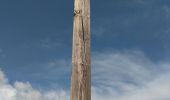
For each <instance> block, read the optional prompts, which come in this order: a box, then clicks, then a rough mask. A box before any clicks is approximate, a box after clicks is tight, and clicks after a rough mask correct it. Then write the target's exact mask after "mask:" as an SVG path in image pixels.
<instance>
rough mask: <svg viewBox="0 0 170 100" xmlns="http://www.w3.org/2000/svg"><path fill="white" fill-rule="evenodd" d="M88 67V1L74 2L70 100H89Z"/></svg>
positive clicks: (89, 73)
mask: <svg viewBox="0 0 170 100" xmlns="http://www.w3.org/2000/svg"><path fill="white" fill-rule="evenodd" d="M90 65H91V64H90V0H75V1H74V29H73V48H72V76H71V95H70V100H91V67H90Z"/></svg>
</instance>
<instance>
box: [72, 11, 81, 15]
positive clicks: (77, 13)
mask: <svg viewBox="0 0 170 100" xmlns="http://www.w3.org/2000/svg"><path fill="white" fill-rule="evenodd" d="M81 12H82V11H81V10H74V16H80V15H81Z"/></svg>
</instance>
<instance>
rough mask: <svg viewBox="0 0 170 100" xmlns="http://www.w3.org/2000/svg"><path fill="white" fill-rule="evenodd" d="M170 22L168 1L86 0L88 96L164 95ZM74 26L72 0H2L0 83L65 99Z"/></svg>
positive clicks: (149, 98)
mask: <svg viewBox="0 0 170 100" xmlns="http://www.w3.org/2000/svg"><path fill="white" fill-rule="evenodd" d="M169 19H170V1H169V0H107V1H103V0H97V1H95V0H91V36H92V38H91V41H92V43H91V51H92V91H93V92H92V93H93V99H94V100H102V99H104V98H105V97H107V98H110V100H113V99H111V98H116V100H124V99H125V98H127V97H128V98H130V99H129V100H143V99H145V100H155V99H154V97H152V96H148V95H147V94H152V95H153V96H156V95H157V94H160V95H157V96H159V97H157V98H158V99H157V100H167V99H170V97H169V96H168V95H166V93H167V92H170V91H169V90H170V87H169V86H168V85H167V84H166V83H169V82H170V80H169V79H168V78H167V77H168V76H170V69H169V67H170V64H169V58H170V52H169V51H170V28H169V27H170V20H169ZM72 29H73V0H71V1H69V0H15V1H12V0H0V69H1V71H0V86H1V87H2V88H4V90H9V91H13V92H11V93H13V95H16V94H20V93H21V92H23V91H21V90H22V89H23V87H25V88H24V89H28V90H29V91H30V92H32V91H34V92H36V93H37V94H39V95H44V96H40V97H41V100H44V99H46V100H53V99H56V100H58V97H55V96H53V95H57V94H60V93H61V94H62V95H63V99H62V100H65V98H67V97H69V89H70V88H69V87H70V77H71V76H70V75H71V50H72V48H71V47H72ZM102 73H104V74H102ZM5 80H8V81H5ZM160 81H162V82H163V83H164V84H165V85H164V87H163V86H160V85H159V84H163V83H161V82H160ZM1 83H2V84H1ZM6 86H7V87H11V88H12V89H11V88H5V87H6ZM166 86H167V87H166ZM20 88H22V89H20ZM30 88H31V89H30ZM24 89H23V90H24ZM167 89H169V90H167ZM51 90H52V91H53V92H51ZM14 91H15V92H14ZM16 91H17V92H16ZM148 91H151V92H150V93H149V92H148ZM134 92H135V93H136V94H135V95H132V94H134ZM144 92H148V93H144ZM0 93H1V94H5V92H3V91H2V90H1V89H0ZM63 93H64V94H63ZM106 93H107V94H106ZM128 93H129V94H128ZM1 94H0V100H1V99H2V98H3V95H1ZM48 94H50V95H52V96H51V97H53V98H49V97H48ZM101 94H102V95H101ZM26 95H29V96H32V95H31V94H29V93H26ZM14 97H17V98H18V99H17V100H20V99H21V100H23V98H24V96H23V97H22V96H14ZM139 97H143V98H140V99H139ZM9 98H10V100H15V99H13V98H12V97H10V96H9ZM9 98H5V100H9ZM42 98H43V99H42ZM136 98H138V99H136ZM3 99H4V98H3ZM32 99H33V98H32ZM25 100H31V99H29V98H28V99H26V98H25ZM34 100H39V98H34ZM126 100H127V99H126Z"/></svg>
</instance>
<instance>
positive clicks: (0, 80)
mask: <svg viewBox="0 0 170 100" xmlns="http://www.w3.org/2000/svg"><path fill="white" fill-rule="evenodd" d="M68 98H69V96H68V95H67V93H66V91H64V90H49V91H43V90H38V89H34V88H33V87H32V86H31V84H30V83H24V82H18V81H16V82H15V83H14V84H13V85H11V84H9V82H8V79H7V78H6V77H5V75H4V73H3V72H2V71H1V70H0V100H68Z"/></svg>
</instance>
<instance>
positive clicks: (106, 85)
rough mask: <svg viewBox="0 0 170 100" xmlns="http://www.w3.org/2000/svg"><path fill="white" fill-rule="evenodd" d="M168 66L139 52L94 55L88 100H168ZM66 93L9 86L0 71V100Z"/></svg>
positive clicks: (63, 98)
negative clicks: (90, 93) (90, 98)
mask: <svg viewBox="0 0 170 100" xmlns="http://www.w3.org/2000/svg"><path fill="white" fill-rule="evenodd" d="M169 77H170V64H169V63H168V62H167V61H166V62H163V61H159V62H154V61H151V60H150V59H149V58H148V57H147V56H146V55H145V54H144V53H143V52H140V51H124V52H105V53H94V55H93V57H92V83H93V84H92V100H105V99H107V100H170V96H169V93H170V85H169V84H170V78H169ZM68 93H69V92H68V91H67V90H41V89H35V88H33V87H32V85H31V84H30V83H29V82H27V83H24V82H19V81H16V82H15V83H14V84H10V83H9V82H8V79H7V78H6V77H5V75H4V73H3V71H1V70H0V100H69V94H68Z"/></svg>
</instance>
